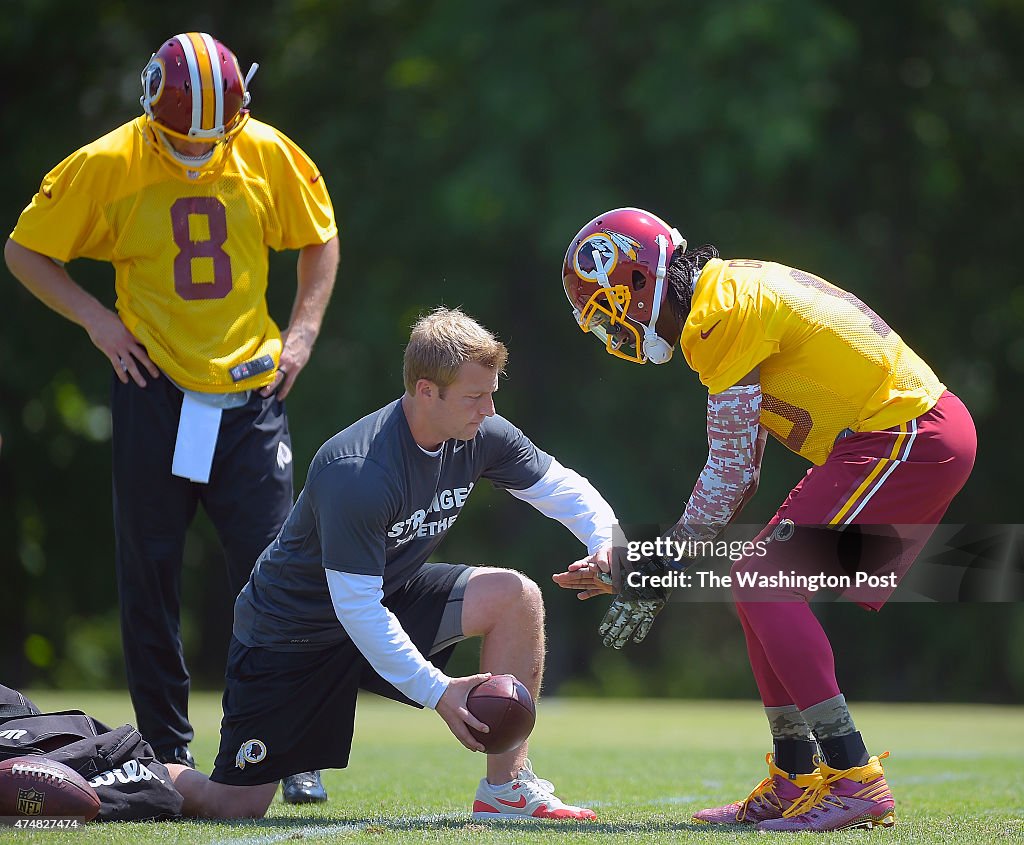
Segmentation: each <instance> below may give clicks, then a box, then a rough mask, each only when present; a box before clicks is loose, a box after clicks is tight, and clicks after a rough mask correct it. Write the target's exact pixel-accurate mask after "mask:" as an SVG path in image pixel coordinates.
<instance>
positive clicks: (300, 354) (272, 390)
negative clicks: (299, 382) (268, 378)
mask: <svg viewBox="0 0 1024 845" xmlns="http://www.w3.org/2000/svg"><path fill="white" fill-rule="evenodd" d="M281 341H282V343H283V346H282V348H281V358H280V359H279V360H278V362H277V372H276V373H275V374H274V380H273V381H272V382H271V383H270V384H268V385H267V386H266V387H264V388H262V389H261V390H260V396H262V397H263V398H264V399H266V398H267V397H268V396H273V395H275V394H276V395H277V398H278V399H280V400H281V401H284V398H285V397H286V396H287V395H288V394H289V393H290V392H291V389H292V385H293V384H295V379H297V378H298V376H299V373H301V372H302V369H303V367H305V366H306V364H308V363H309V356H310V354H311V352H312V342H311V341H308V340H307V338H306V335H305V334H304V333H302V332H293V331H289V330H287V329H286V330H285V331H283V332H282V333H281Z"/></svg>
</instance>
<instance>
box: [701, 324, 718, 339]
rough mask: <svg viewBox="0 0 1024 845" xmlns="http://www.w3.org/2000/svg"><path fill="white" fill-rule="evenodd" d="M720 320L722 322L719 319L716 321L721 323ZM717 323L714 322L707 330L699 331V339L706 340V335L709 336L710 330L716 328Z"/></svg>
mask: <svg viewBox="0 0 1024 845" xmlns="http://www.w3.org/2000/svg"><path fill="white" fill-rule="evenodd" d="M721 322H722V321H721V320H719V321H718V323H721ZM718 323H715V325H713V326H712V327H711V328H710V329H708V330H707V331H706V332H701V333H700V339H701V340H707V339H708V337H709V336H710V335H711V332H713V331H714V330H715V329H716V328H717V327H718Z"/></svg>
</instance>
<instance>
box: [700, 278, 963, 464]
mask: <svg viewBox="0 0 1024 845" xmlns="http://www.w3.org/2000/svg"><path fill="white" fill-rule="evenodd" d="M680 345H681V347H682V350H683V354H684V355H685V356H686V362H687V363H688V364H689V365H690V367H691V368H692V369H693V370H695V371H696V372H697V374H698V375H699V376H700V380H701V382H703V383H704V385H705V386H706V387H707V388H708V391H709V392H710V393H719V392H721V391H723V390H725V389H727V388H729V387H731V386H732V385H734V384H735V383H736V382H737V381H739V380H740V379H741V378H743V377H744V376H745V375H746V374H747V373H749V372H750V371H751V370H753V369H754V367H758V366H760V368H761V369H760V373H761V389H762V394H763V399H762V407H761V424H762V425H763V426H765V428H767V429H768V431H769V432H771V434H772V435H774V436H775V437H776V438H778V439H779V440H780V441H781V442H782V443H783V444H785V446H786V447H787V448H789V449H790V450H792V451H793V452H796V453H797V454H799V455H803V456H804V457H805V458H807V459H808V460H809V461H811V462H813V463H815V464H821V463H824V461H825V459H826V458H827V457H828V454H829V452H830V451H832V446H833V444H834V443H835V440H836V437H837V436H838V435H839V434H840V433H841V432H842V431H844V430H845V429H847V428H849V429H852V430H853V431H877V430H880V429H884V428H889V427H891V426H894V425H899V424H900V423H904V422H907V421H908V420H911V419H913V418H914V417H917V416H919V415H920V414H923V413H924V412H925V411H927V410H929V409H930V408H931V407H932V406H933V405H934V404H935V403H936V402H937V401H938V399H939V396H941V395H942V392H943V390H945V387H944V386H943V385H942V383H941V382H940V381H939V380H938V378H936V376H935V373H933V372H932V371H931V368H930V367H929V366H928V365H927V364H926V363H925V362H924V361H922V360H921V359H920V358H919V357H918V356H917V355H916V354H914V352H913V350H912V349H910V347H908V346H907V345H906V344H905V343H904V342H903V341H902V340H901V339H900V336H899V335H898V334H896V332H894V331H893V330H892V329H891V328H889V326H887V325H886V324H885V323H884V322H883V321H882V320H881V318H880V317H879V316H878V315H877V314H875V313H874V312H873V311H872V310H871V309H870V308H868V307H867V306H866V305H865V304H864V303H863V302H861V301H860V300H859V299H857V297H855V296H854V295H853V294H851V293H848V292H846V291H844V290H841V289H840V288H837V287H836V286H835V285H832V284H830V283H828V282H826V281H825V280H824V279H821V278H819V277H818V276H813V275H811V274H810V273H805V272H804V271H803V270H794V269H793V268H791V267H785V266H783V265H781V264H773V263H770V262H767V261H751V260H747V259H738V260H731V261H723V260H721V259H714V260H712V261H709V262H708V263H707V265H706V266H705V267H704V269H703V271H702V272H701V274H700V276H699V277H698V279H697V282H696V285H695V286H694V292H693V301H692V305H691V309H690V314H689V316H688V317H687V320H686V323H685V325H684V326H683V333H682V337H681V338H680Z"/></svg>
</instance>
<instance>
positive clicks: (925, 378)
mask: <svg viewBox="0 0 1024 845" xmlns="http://www.w3.org/2000/svg"><path fill="white" fill-rule="evenodd" d="M562 279H563V284H564V287H565V292H566V294H567V296H568V297H569V301H570V303H571V304H572V307H573V311H574V315H575V318H576V322H577V324H578V326H579V328H580V329H582V330H583V331H584V332H586V333H589V334H591V335H593V336H594V337H596V338H597V339H598V340H600V342H601V343H602V344H603V345H604V347H605V350H606V351H607V352H608V353H609V354H610V355H612V356H614V357H616V358H620V359H623V360H626V361H630V362H632V363H636V364H644V363H647V362H652V363H655V364H664V363H667V362H668V361H669V360H670V359H671V358H672V353H673V350H674V348H675V347H676V345H678V346H679V347H680V348H681V349H682V352H683V356H684V358H685V360H686V363H687V364H688V365H689V367H690V368H691V369H693V370H694V371H696V373H697V374H698V376H699V377H700V380H701V382H702V383H703V384H704V385H705V386H706V387H707V389H708V402H707V432H708V447H709V449H708V458H707V462H706V464H705V466H704V468H703V470H702V471H701V473H700V475H699V477H698V479H697V483H696V485H695V487H694V489H693V492H692V493H691V495H690V498H689V500H688V501H687V503H686V507H685V509H684V511H683V514H682V516H681V517H680V518H679V520H678V522H677V524H676V525H675V526H674V527H673V528H672V529H671V531H670V532H669V535H670V536H671V537H672V538H674V539H676V540H681V541H685V540H686V539H697V540H701V539H713V538H714V537H716V536H718V534H719V532H720V531H721V530H722V529H723V528H724V527H725V526H726V525H727V524H728V523H729V522H730V520H732V519H733V518H734V516H735V514H736V513H737V512H738V510H739V508H740V507H742V505H743V504H744V502H745V500H746V499H748V498H749V497H750V496H751V495H752V494H753V492H754V490H755V489H756V487H757V482H758V476H759V473H760V467H761V457H762V455H763V451H764V442H765V437H766V434H768V433H770V434H772V435H773V436H775V437H776V438H777V439H778V440H779V441H780V442H782V444H783V445H785V446H786V447H787V448H788V449H790V450H791V451H793V452H795V453H796V454H798V455H801V456H802V457H804V458H806V459H807V460H808V461H809V462H810V463H811V464H812V465H813V466H812V468H811V469H810V471H809V472H808V473H807V474H806V475H805V476H804V478H803V479H802V480H801V482H800V483H799V484H798V485H797V486H796V487H795V488H794V489H793V490H792V492H791V493H790V494H789V496H788V497H787V498H786V500H785V502H784V503H783V504H782V506H781V507H780V508H779V509H778V511H777V512H776V514H775V516H774V517H773V518H772V519H771V520H770V522H769V524H768V526H767V527H766V528H765V530H764V531H763V532H762V534H761V535H760V536H759V537H758V538H757V539H758V540H768V539H773V540H775V541H776V542H770V543H768V544H767V548H768V549H769V552H768V555H767V557H754V556H751V557H747V558H744V559H742V560H740V561H739V562H738V563H736V564H735V565H734V566H733V575H734V578H733V584H737V583H739V582H740V579H739V578H738V577H736V576H738V574H739V573H742V572H748V573H749V572H753V571H762V572H763V571H765V570H766V569H767V568H769V567H771V568H774V569H776V570H785V569H788V564H789V559H790V557H791V556H792V553H793V549H794V548H795V547H794V545H793V542H794V541H795V542H796V543H797V544H798V545H799V547H800V548H801V549H802V550H803V551H804V552H805V557H806V556H813V555H814V554H815V549H817V548H819V546H817V545H816V544H817V543H822V545H821V546H820V548H821V554H822V555H826V556H827V555H830V554H832V552H834V548H832V549H829V547H828V541H827V539H826V540H824V541H823V540H822V538H827V537H828V536H832V537H834V536H835V535H836V533H837V531H838V530H839V528H841V527H842V526H849V525H856V524H861V525H865V524H876V525H878V524H884V525H889V526H895V527H900V526H902V527H903V530H904V531H905V535H904V536H901V537H899V538H898V539H899V541H900V543H899V547H900V554H899V556H898V557H899V560H898V565H899V566H901V567H902V571H903V572H905V569H906V567H908V566H909V565H910V564H911V563H912V562H913V559H914V557H915V556H916V555H917V553H918V552H919V551H920V549H921V547H922V546H923V544H924V542H925V541H926V540H927V537H928V536H929V534H930V533H931V527H930V526H934V525H935V524H936V523H937V522H939V520H940V519H941V518H942V515H943V514H944V513H945V511H946V508H947V507H948V506H949V503H950V501H951V500H952V499H953V497H954V496H955V495H956V494H957V492H958V491H959V490H960V488H961V487H963V485H964V483H965V482H966V480H967V478H968V476H969V475H970V472H971V468H972V466H973V464H974V454H975V449H976V445H977V443H976V435H975V430H974V424H973V422H972V420H971V416H970V413H969V412H968V411H967V409H966V408H965V407H964V405H963V403H962V402H961V401H960V400H959V399H958V398H957V397H956V396H954V395H953V394H952V393H950V392H949V391H948V390H947V389H946V388H945V386H944V385H943V384H942V383H941V382H940V381H939V379H938V378H937V377H936V376H935V374H934V373H933V372H932V370H931V369H930V368H929V367H928V365H927V364H926V363H925V362H924V361H923V360H922V359H921V358H920V357H918V356H917V355H916V354H915V353H914V352H913V351H912V350H911V349H910V348H909V347H908V346H907V345H906V344H905V343H904V342H903V340H902V339H901V338H900V336H899V335H898V334H896V332H894V331H893V330H892V329H891V328H890V327H889V326H888V325H887V324H886V323H885V322H883V320H882V319H881V318H880V317H879V316H878V315H877V314H875V312H874V311H872V310H871V309H870V308H868V306H867V305H865V304H864V303H863V302H861V301H860V300H859V299H858V298H857V297H855V296H853V295H852V294H850V293H848V292H847V291H844V290H841V289H840V288H837V287H835V286H834V285H832V284H830V283H829V282H827V281H825V280H824V279H822V278H820V277H818V276H815V275H812V274H811V273H807V272H804V271H803V270H797V269H793V268H790V267H785V266H783V265H781V264H777V263H774V262H771V261H766V260H761V259H757V260H750V259H732V260H730V259H722V258H721V257H720V256H719V254H718V250H717V249H716V248H715V247H713V246H710V245H706V246H701V247H698V248H695V249H689V248H688V247H687V243H686V241H685V239H684V238H683V237H682V235H680V233H679V232H678V230H676V229H675V228H673V227H671V226H669V225H668V224H667V223H665V222H664V221H663V220H661V219H660V218H658V217H657V216H655V215H653V214H650V213H649V212H646V211H642V210H640V209H636V208H620V209H616V210H613V211H609V212H607V213H606V214H602V215H599V216H598V217H596V218H594V219H593V220H592V221H590V222H589V223H588V224H587V225H586V226H584V227H583V229H581V230H580V232H579V234H578V235H576V237H575V238H574V239H573V240H572V242H571V243H570V245H569V249H568V251H567V252H566V255H565V261H564V263H563V268H562ZM815 526H832V527H835V528H836V530H828V531H823V530H821V529H820V528H815ZM915 526H916V527H915ZM791 535H794V536H792V537H791ZM780 541H781V542H780ZM787 541H788V542H787ZM828 563H831V561H829V562H828ZM824 565H825V562H824V561H823V566H824ZM856 565H857V566H861V567H869V568H870V567H873V566H875V565H876V563H875V562H873V561H871V560H867V559H863V558H862V559H861V560H859V561H857V562H856ZM645 566H646V567H647V570H648V571H649V573H656V572H658V571H664V569H665V564H664V562H662V561H660V560H654V561H648V562H647V563H646V564H645ZM606 573H607V567H606V565H605V562H604V561H603V560H602V561H598V560H592V561H591V560H585V561H580V562H577V563H576V564H573V565H572V566H571V567H570V568H569V571H567V572H565V573H560V574H559V575H556V576H555V581H556V582H557V583H559V584H560V585H561V586H564V587H567V588H572V589H579V590H581V591H582V592H581V593H580V597H581V598H590V597H592V596H594V595H597V594H599V593H602V592H612V591H613V590H614V588H613V587H612V586H610V585H609V584H608V583H606V581H607V580H609V579H608V576H607V574H606ZM892 589H893V587H892V586H890V587H889V588H888V589H877V590H875V591H873V592H872V593H871V594H869V595H862V596H859V597H855V600H857V601H858V603H859V604H861V605H862V606H863V607H865V608H868V609H871V610H879V609H880V608H881V607H882V606H883V605H884V604H885V602H886V600H887V598H888V597H889V595H890V594H891V592H892ZM641 590H642V591H641ZM641 590H638V589H634V588H631V587H629V586H624V587H623V590H622V592H620V593H619V594H618V595H617V597H616V598H615V599H614V600H613V602H612V605H611V608H610V609H609V611H608V614H607V615H606V617H605V619H604V621H603V623H602V626H601V632H602V635H603V637H604V642H605V645H610V646H613V647H615V648H621V647H622V646H623V645H624V644H625V643H626V642H627V641H628V640H629V639H630V638H632V639H633V640H634V641H640V640H642V639H643V638H644V636H646V634H647V631H648V630H649V629H650V627H651V624H652V623H653V621H654V618H655V615H656V614H657V613H658V612H659V611H660V610H661V609H662V608H663V607H664V604H665V600H666V598H667V593H666V591H665V590H656V589H655V590H652V589H651V588H650V587H647V588H641ZM733 592H734V597H735V600H736V608H737V611H738V613H739V618H740V621H741V623H742V625H743V631H744V634H745V636H746V641H747V651H748V655H749V658H750V665H751V668H752V669H753V672H754V677H755V679H756V681H757V686H758V690H759V691H760V694H761V699H762V702H763V703H764V707H765V711H766V713H767V716H768V722H769V725H770V726H771V732H772V737H773V740H774V753H773V754H770V755H769V756H768V769H769V772H768V777H767V778H765V779H764V780H763V781H762V782H761V783H760V784H759V785H758V786H757V787H756V788H755V789H754V790H753V792H751V794H750V795H749V796H747V797H746V798H745V799H744V800H742V801H739V802H736V803H732V804H728V805H725V806H722V807H717V808H713V809H707V810H701V811H700V812H699V813H697V814H696V815H695V818H696V819H698V820H700V821H704V822H718V823H724V824H742V823H748V824H758V827H759V829H762V830H790V831H799V830H835V829H841V828H848V827H872V826H876V825H887V824H891V823H892V821H893V818H894V814H893V806H894V804H893V798H892V794H891V793H890V791H889V788H888V786H887V785H886V781H885V778H884V776H883V774H882V765H881V762H880V760H881V758H882V757H884V756H885V755H881V757H874V756H870V755H869V754H868V752H867V749H866V748H865V745H864V742H863V740H862V738H861V735H860V733H859V732H857V730H856V727H855V725H854V722H853V719H852V718H851V716H850V712H849V709H848V708H847V705H846V699H845V697H844V696H843V694H842V693H841V691H840V689H839V686H838V684H837V682H836V675H835V664H834V659H833V653H832V647H831V645H830V644H829V640H828V638H827V636H826V635H825V632H824V630H823V629H822V627H821V625H820V624H819V623H818V621H817V619H816V618H815V616H814V614H813V613H812V612H811V609H810V607H809V606H808V603H807V600H808V599H809V597H810V596H809V594H808V593H807V592H806V591H802V590H800V589H796V588H794V589H776V590H764V589H745V588H738V587H734V590H733ZM819 757H820V761H821V762H820V765H818V764H817V761H818V760H819Z"/></svg>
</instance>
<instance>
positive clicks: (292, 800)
mask: <svg viewBox="0 0 1024 845" xmlns="http://www.w3.org/2000/svg"><path fill="white" fill-rule="evenodd" d="M281 797H282V798H284V802H285V803H286V804H322V803H323V802H324V801H326V800H327V790H326V789H324V785H323V783H322V782H321V781H320V771H319V769H314V770H313V771H312V772H299V773H298V774H294V775H288V777H286V778H285V779H284V780H282V781H281Z"/></svg>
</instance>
